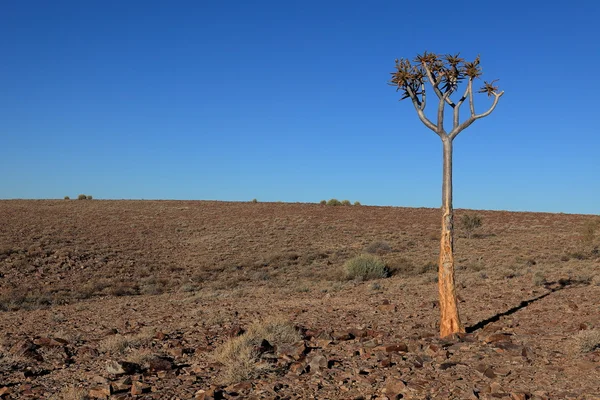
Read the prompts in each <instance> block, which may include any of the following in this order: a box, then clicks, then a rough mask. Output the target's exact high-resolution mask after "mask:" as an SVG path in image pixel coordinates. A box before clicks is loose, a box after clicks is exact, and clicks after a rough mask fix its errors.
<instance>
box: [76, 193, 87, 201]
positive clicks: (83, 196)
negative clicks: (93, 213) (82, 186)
mask: <svg viewBox="0 0 600 400" xmlns="http://www.w3.org/2000/svg"><path fill="white" fill-rule="evenodd" d="M77 200H87V196H86V195H85V194H80V195H79V196H77Z"/></svg>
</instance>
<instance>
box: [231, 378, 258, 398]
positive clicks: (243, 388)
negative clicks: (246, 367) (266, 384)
mask: <svg viewBox="0 0 600 400" xmlns="http://www.w3.org/2000/svg"><path fill="white" fill-rule="evenodd" d="M250 390H252V382H250V381H243V382H238V383H235V384H233V385H229V386H227V387H226V388H225V392H226V393H227V394H229V395H231V396H239V395H240V394H242V393H245V392H249V391H250Z"/></svg>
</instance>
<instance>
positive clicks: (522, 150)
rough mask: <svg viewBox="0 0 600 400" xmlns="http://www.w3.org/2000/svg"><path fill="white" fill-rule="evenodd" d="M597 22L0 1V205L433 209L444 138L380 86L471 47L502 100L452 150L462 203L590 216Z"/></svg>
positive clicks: (342, 4) (596, 159) (481, 103)
mask: <svg viewBox="0 0 600 400" xmlns="http://www.w3.org/2000/svg"><path fill="white" fill-rule="evenodd" d="M450 7H451V8H450ZM599 20H600V2H597V1H595V0H589V1H569V2H548V1H518V2H517V1H495V2H491V1H490V2H484V1H452V2H448V1H429V2H419V1H414V2H404V1H372V2H367V1H348V0H347V1H325V0H321V1H211V2H209V1H147V0H146V1H134V0H128V1H114V0H104V1H95V0H86V1H79V0H78V1H61V0H54V1H29V0H19V1H17V0H13V1H3V2H1V4H0V54H1V61H0V82H1V84H0V139H1V144H2V157H1V158H0V173H1V175H2V180H1V184H0V198H62V197H63V196H65V195H70V196H71V197H74V196H77V194H79V193H86V194H91V195H93V196H94V197H95V198H99V199H103V198H104V199H121V198H133V199H140V198H143V199H218V200H250V199H252V198H257V199H258V200H259V201H292V202H293V201H300V202H318V201H319V200H321V199H329V198H332V197H336V198H339V199H350V200H352V201H355V200H359V201H361V202H362V203H363V204H373V205H397V206H415V207H421V206H422V207H438V206H439V205H440V203H441V142H440V140H439V138H438V137H437V136H436V135H435V134H434V133H433V132H431V131H429V130H428V129H427V128H425V127H424V126H423V125H422V124H421V122H420V121H419V120H418V118H417V116H416V114H415V112H414V109H413V108H412V105H411V104H410V103H409V102H408V101H402V102H399V101H398V99H399V96H398V94H397V93H396V92H395V91H394V88H392V87H390V86H388V85H387V81H388V79H389V77H390V75H389V73H390V72H391V71H392V70H393V66H394V59H395V58H400V57H410V58H412V57H414V55H416V54H417V53H421V52H423V51H424V50H428V51H433V52H439V53H456V52H461V55H463V56H464V57H466V58H469V59H472V58H474V57H475V56H476V55H477V54H481V60H482V66H483V71H484V76H483V77H484V78H485V79H488V80H492V79H496V78H499V79H500V81H499V84H500V86H501V89H503V90H505V95H504V96H503V97H502V98H501V101H500V104H499V105H498V107H497V109H496V111H494V113H492V115H490V116H489V117H487V118H484V119H482V120H479V121H476V122H475V123H474V124H473V125H472V126H471V127H470V128H469V129H467V130H466V131H464V132H463V133H461V134H460V136H458V138H457V139H456V141H455V159H454V206H455V207H456V208H474V209H504V210H522V211H524V210H531V211H552V212H569V213H592V214H598V213H600V131H599V128H598V125H597V120H598V112H599V111H598V95H599V93H600V78H599V77H598V65H600V28H599V25H598V24H599V22H598V21H599ZM430 106H431V104H430ZM488 106H489V100H488V99H487V97H485V96H484V95H481V97H480V98H478V99H477V100H476V108H477V111H478V112H481V111H484V110H485V109H487V107H488ZM430 108H431V107H430ZM429 111H430V112H431V109H429Z"/></svg>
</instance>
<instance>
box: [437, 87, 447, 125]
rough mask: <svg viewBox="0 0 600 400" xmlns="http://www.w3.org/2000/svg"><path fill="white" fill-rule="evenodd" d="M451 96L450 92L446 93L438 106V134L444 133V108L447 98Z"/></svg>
mask: <svg viewBox="0 0 600 400" xmlns="http://www.w3.org/2000/svg"><path fill="white" fill-rule="evenodd" d="M449 95H450V92H446V93H444V94H443V95H442V97H441V98H440V103H439V104H438V115H437V134H438V135H439V134H441V133H442V132H444V108H445V107H446V98H447V97H448V96H449Z"/></svg>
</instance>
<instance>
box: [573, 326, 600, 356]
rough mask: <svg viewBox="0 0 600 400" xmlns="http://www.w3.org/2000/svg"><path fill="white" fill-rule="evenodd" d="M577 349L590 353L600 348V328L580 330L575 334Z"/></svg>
mask: <svg viewBox="0 0 600 400" xmlns="http://www.w3.org/2000/svg"><path fill="white" fill-rule="evenodd" d="M575 342H576V344H577V349H578V350H579V351H580V352H581V353H589V352H590V351H594V350H596V349H600V330H598V329H592V330H589V331H580V332H579V333H577V335H575Z"/></svg>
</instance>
